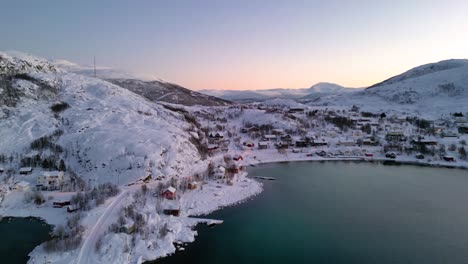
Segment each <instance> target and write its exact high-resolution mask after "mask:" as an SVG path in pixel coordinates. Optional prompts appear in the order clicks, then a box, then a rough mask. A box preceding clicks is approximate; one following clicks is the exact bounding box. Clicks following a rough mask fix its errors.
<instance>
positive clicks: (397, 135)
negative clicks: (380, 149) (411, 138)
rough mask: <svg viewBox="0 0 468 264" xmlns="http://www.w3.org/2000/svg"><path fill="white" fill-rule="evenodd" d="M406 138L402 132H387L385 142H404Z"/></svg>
mask: <svg viewBox="0 0 468 264" xmlns="http://www.w3.org/2000/svg"><path fill="white" fill-rule="evenodd" d="M406 139H407V138H406V136H405V134H403V132H398V131H393V132H388V133H387V134H386V135H385V140H387V142H402V141H406Z"/></svg>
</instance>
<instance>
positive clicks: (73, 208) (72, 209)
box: [67, 204, 80, 213]
mask: <svg viewBox="0 0 468 264" xmlns="http://www.w3.org/2000/svg"><path fill="white" fill-rule="evenodd" d="M78 210H80V207H79V206H78V205H77V204H74V205H69V206H67V212H68V213H73V212H76V211H78Z"/></svg>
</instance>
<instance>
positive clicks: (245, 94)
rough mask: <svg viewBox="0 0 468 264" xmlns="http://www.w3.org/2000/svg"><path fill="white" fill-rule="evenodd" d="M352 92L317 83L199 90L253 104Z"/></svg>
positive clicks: (339, 87) (331, 84)
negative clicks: (245, 88) (304, 86)
mask: <svg viewBox="0 0 468 264" xmlns="http://www.w3.org/2000/svg"><path fill="white" fill-rule="evenodd" d="M349 91H354V89H350V88H345V87H342V86H340V85H337V84H333V83H325V82H322V83H318V84H315V85H313V86H312V87H310V88H299V89H282V88H278V89H266V90H201V91H200V92H201V93H205V94H208V95H212V96H216V97H219V98H223V99H226V100H231V101H239V102H253V101H264V100H268V99H275V98H281V99H302V98H303V99H313V98H316V97H317V96H322V95H324V94H336V93H345V92H349Z"/></svg>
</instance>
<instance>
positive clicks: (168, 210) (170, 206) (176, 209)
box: [162, 201, 180, 216]
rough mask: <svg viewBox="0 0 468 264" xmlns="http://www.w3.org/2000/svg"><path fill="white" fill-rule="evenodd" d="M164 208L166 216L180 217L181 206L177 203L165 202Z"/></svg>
mask: <svg viewBox="0 0 468 264" xmlns="http://www.w3.org/2000/svg"><path fill="white" fill-rule="evenodd" d="M162 206H163V213H164V214H165V215H172V216H179V215H180V205H179V204H178V203H177V202H176V201H164V202H163V204H162Z"/></svg>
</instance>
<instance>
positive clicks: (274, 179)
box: [254, 176, 276, 181]
mask: <svg viewBox="0 0 468 264" xmlns="http://www.w3.org/2000/svg"><path fill="white" fill-rule="evenodd" d="M254 178H255V179H260V180H267V181H276V178H273V177H264V176H254Z"/></svg>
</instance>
